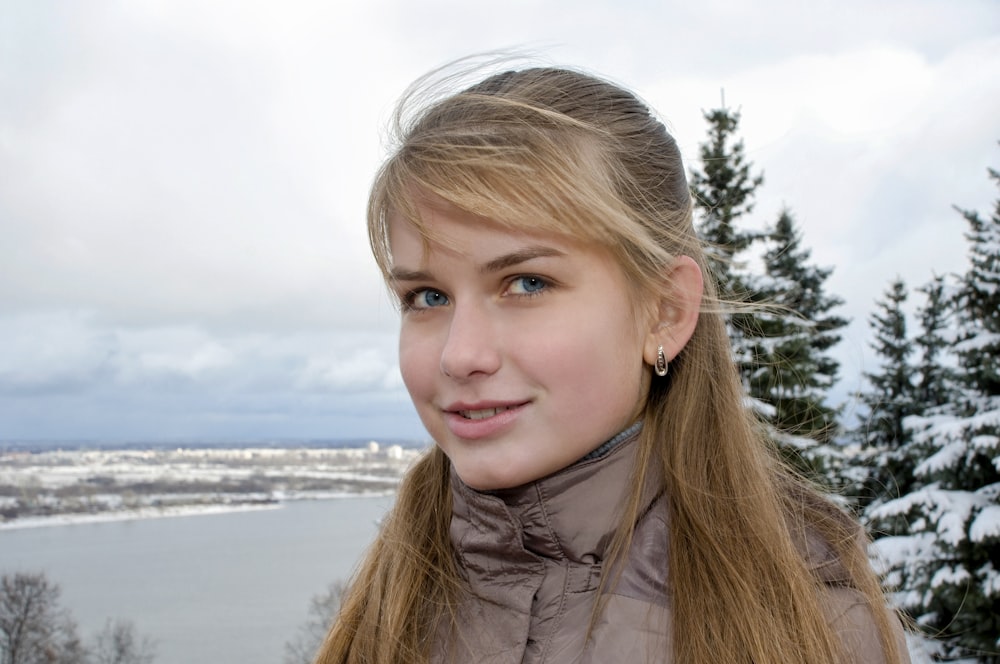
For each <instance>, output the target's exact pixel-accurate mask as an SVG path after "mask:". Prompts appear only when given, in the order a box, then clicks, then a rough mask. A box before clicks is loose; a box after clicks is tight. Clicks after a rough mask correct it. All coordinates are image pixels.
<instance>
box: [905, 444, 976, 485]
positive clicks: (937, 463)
mask: <svg viewBox="0 0 1000 664" xmlns="http://www.w3.org/2000/svg"><path fill="white" fill-rule="evenodd" d="M964 456H965V442H964V441H956V442H954V443H948V444H947V445H945V446H944V447H942V448H941V449H940V450H938V451H937V452H936V453H935V454H933V455H931V456H930V457H928V458H927V459H925V460H924V461H923V462H922V463H921V464H920V465H918V466H917V467H916V469H914V471H913V473H914V474H915V475H917V476H928V475H932V474H934V473H938V472H941V471H942V470H945V469H947V468H954V467H955V466H956V465H957V464H958V462H959V461H961V460H962V457H964Z"/></svg>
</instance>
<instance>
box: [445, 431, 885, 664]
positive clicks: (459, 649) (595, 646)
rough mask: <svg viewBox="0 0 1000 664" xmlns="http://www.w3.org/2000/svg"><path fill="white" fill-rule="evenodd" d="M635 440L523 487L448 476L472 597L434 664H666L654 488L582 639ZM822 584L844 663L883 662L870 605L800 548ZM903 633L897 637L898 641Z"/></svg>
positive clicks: (831, 564) (455, 535)
mask: <svg viewBox="0 0 1000 664" xmlns="http://www.w3.org/2000/svg"><path fill="white" fill-rule="evenodd" d="M634 439H635V435H632V436H631V437H630V439H628V440H626V441H625V442H623V443H621V444H618V445H616V446H614V447H613V448H612V449H611V450H610V451H608V452H607V453H605V454H604V455H603V456H600V457H599V458H594V459H590V458H587V459H584V460H582V461H580V462H577V463H576V464H574V465H572V466H570V467H568V468H566V469H564V470H562V471H560V472H558V473H556V474H554V475H551V476H549V477H546V478H543V479H541V480H539V481H536V482H533V483H531V484H528V485H525V486H522V487H518V488H515V489H509V490H503V491H494V492H479V491H476V490H474V489H471V488H469V487H468V486H466V485H465V484H464V483H462V481H461V480H460V479H459V478H458V477H457V476H456V475H455V474H454V470H453V471H452V478H451V482H452V495H453V509H452V522H451V538H452V542H453V545H454V548H455V550H456V554H457V560H458V564H459V567H460V569H461V571H462V573H463V574H464V576H465V578H466V580H467V582H468V585H469V591H470V593H469V594H468V596H467V597H466V598H465V599H464V600H463V601H462V602H461V603H460V604H459V607H458V616H457V618H458V624H457V625H455V627H454V631H453V632H450V631H449V632H445V631H443V630H439V633H438V638H437V641H436V643H435V645H434V648H433V650H432V661H433V662H435V663H436V664H437V663H442V664H443V663H444V662H460V663H463V664H465V663H473V662H475V663H480V664H567V663H570V662H573V663H575V664H608V663H612V662H647V661H648V662H669V661H670V655H669V653H670V652H671V636H670V634H671V629H670V605H669V594H668V592H667V569H666V567H667V566H666V563H665V561H666V560H667V537H668V529H667V522H666V519H667V507H666V497H665V496H664V495H663V494H662V492H660V491H659V488H658V486H656V483H655V482H653V481H650V483H649V484H648V485H647V486H646V487H644V490H643V494H642V500H643V503H642V504H643V505H646V506H647V509H645V510H644V511H643V512H642V515H643V516H642V517H641V518H640V520H639V521H638V523H637V524H636V527H635V531H634V535H633V539H632V544H631V547H630V549H629V551H628V552H627V554H626V555H625V557H624V560H623V563H622V568H621V570H616V573H618V574H619V575H618V577H617V582H616V583H615V584H614V586H613V588H611V589H610V591H607V590H606V592H607V594H606V595H605V597H604V598H603V599H604V600H606V603H605V605H604V607H603V610H602V611H601V612H600V613H599V614H598V617H597V620H596V621H595V624H594V625H593V630H592V632H591V639H590V640H589V641H587V642H586V643H584V636H585V634H586V632H587V628H588V626H589V625H590V621H591V619H592V613H593V603H594V600H595V595H596V593H597V592H598V589H599V585H600V582H601V575H602V562H603V560H604V557H605V554H606V553H607V549H608V547H609V545H610V541H611V538H612V536H613V534H614V532H615V528H616V526H617V524H618V522H619V517H618V509H619V503H621V502H622V498H623V497H624V496H625V495H626V494H627V492H628V491H629V489H630V484H629V483H630V481H631V471H632V466H633V460H634V455H635V450H636V445H635V444H633V443H634ZM807 548H808V556H809V560H810V561H811V562H812V564H813V565H814V569H815V570H816V571H817V573H818V574H819V575H820V577H821V578H823V579H824V581H828V585H827V587H826V590H825V592H826V593H827V595H828V597H826V598H824V606H826V607H828V611H829V619H830V621H831V623H832V624H833V626H834V628H835V630H836V631H837V632H838V633H839V634H840V635H841V636H842V638H843V641H844V644H845V650H846V651H847V653H848V654H849V657H848V660H847V662H849V663H850V664H862V663H864V664H884V662H885V659H884V656H883V653H882V648H881V645H880V642H879V636H878V631H877V629H876V628H875V627H874V623H873V620H872V616H871V612H870V609H869V607H868V605H867V603H866V602H865V600H864V598H863V597H862V596H861V595H860V593H858V592H857V591H856V590H853V589H851V588H847V587H844V586H843V585H842V584H841V585H838V584H837V582H838V580H842V578H838V577H839V576H840V574H842V572H843V570H842V569H840V565H839V563H838V562H837V561H836V559H835V558H833V557H832V554H831V553H830V551H829V549H827V548H825V547H824V546H823V545H821V544H819V543H818V541H817V542H810V543H809V545H808V547H807ZM900 638H901V635H900Z"/></svg>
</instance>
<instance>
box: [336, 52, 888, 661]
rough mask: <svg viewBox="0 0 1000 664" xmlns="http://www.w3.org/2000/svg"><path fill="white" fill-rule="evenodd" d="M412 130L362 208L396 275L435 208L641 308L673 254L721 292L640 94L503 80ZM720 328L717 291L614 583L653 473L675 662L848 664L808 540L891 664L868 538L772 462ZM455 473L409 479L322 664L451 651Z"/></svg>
mask: <svg viewBox="0 0 1000 664" xmlns="http://www.w3.org/2000/svg"><path fill="white" fill-rule="evenodd" d="M405 101H406V99H404V102H405ZM402 107H403V108H404V109H406V108H407V105H406V104H405V103H404V104H403V105H402ZM403 118H404V111H399V112H398V115H397V119H398V120H399V121H398V125H399V126H398V131H399V135H400V137H401V143H400V145H399V147H398V148H397V149H396V150H395V152H394V153H393V154H392V155H391V156H390V158H389V159H388V160H387V161H386V163H385V164H384V165H383V167H382V169H381V170H380V171H379V173H378V175H377V176H376V179H375V182H374V185H373V187H372V191H371V196H370V199H369V209H368V224H369V236H370V240H371V245H372V249H373V251H374V254H375V257H376V260H377V262H378V264H379V266H380V267H381V269H382V270H383V272H384V273H385V274H386V275H387V277H388V271H389V269H390V268H391V252H390V246H389V241H388V229H387V223H388V218H389V215H390V213H391V214H399V215H402V216H403V217H405V218H406V219H408V220H409V221H411V222H412V223H413V224H414V225H415V226H416V227H417V228H418V229H420V230H421V232H423V233H425V237H428V238H429V231H428V229H427V228H426V227H425V226H424V225H423V223H422V221H421V219H420V215H419V214H418V212H417V206H418V205H419V203H420V196H426V195H428V194H430V195H432V196H435V197H438V198H440V199H443V200H445V201H447V202H448V203H450V204H452V205H455V206H457V207H458V208H460V209H462V210H465V211H468V212H471V213H474V214H477V215H481V216H483V217H487V218H489V219H491V220H494V221H496V222H498V223H502V224H506V225H508V226H510V227H511V228H516V229H530V230H533V231H553V232H557V233H561V234H568V235H571V236H573V237H575V238H579V239H583V240H586V241H590V242H594V243H598V244H600V245H601V246H603V247H605V248H607V249H608V250H609V251H611V252H612V253H613V254H614V255H615V257H616V259H617V261H618V263H619V265H620V266H621V268H622V269H623V270H624V271H625V273H626V274H627V275H628V276H629V278H630V281H631V282H632V283H634V284H635V288H636V289H637V290H638V292H639V293H645V294H656V293H659V292H661V290H662V278H661V275H662V274H663V271H664V268H665V266H667V265H669V263H670V261H671V259H672V258H673V257H674V256H677V255H687V256H690V257H692V258H693V259H694V260H695V261H696V262H697V263H698V264H699V265H700V266H701V269H702V271H703V272H704V273H705V274H708V268H707V265H706V258H705V254H704V251H703V249H702V247H701V245H700V243H699V241H698V238H697V236H696V234H695V232H694V229H693V226H692V206H691V196H690V193H689V190H688V185H687V181H686V178H685V174H684V168H683V164H682V162H681V157H680V152H679V150H678V147H677V145H676V143H675V141H674V139H673V138H672V137H671V136H670V134H669V133H668V132H667V131H666V129H665V127H664V125H663V124H662V123H661V122H660V121H659V120H657V118H656V117H655V116H653V115H652V113H651V112H650V110H649V109H648V108H647V107H646V106H645V105H644V104H643V103H641V102H640V101H639V100H638V99H637V98H636V97H635V96H634V95H633V94H631V93H630V92H628V91H626V90H623V89H622V88H620V87H618V86H616V85H613V84H610V83H608V82H606V81H603V80H601V79H598V78H595V77H593V76H590V75H586V74H581V73H578V72H575V71H571V70H567V69H558V68H534V69H526V70H521V71H508V72H504V73H500V74H496V75H493V76H491V77H489V78H487V79H486V80H484V81H482V82H481V83H478V84H476V85H473V86H472V87H469V88H467V89H465V90H464V91H462V92H459V93H457V94H453V95H451V96H449V97H446V98H444V99H441V100H439V101H437V102H435V103H432V104H430V105H429V106H426V107H424V108H423V110H422V112H420V113H419V114H418V115H417V116H416V117H415V119H413V120H412V121H405V120H404V119H403ZM721 310H722V307H721V306H720V303H719V302H718V301H717V300H716V299H715V293H714V288H713V287H712V286H711V284H709V285H708V287H707V293H706V298H705V305H704V307H703V312H702V314H701V316H700V318H699V321H698V324H697V328H696V330H695V332H694V335H693V336H692V338H691V340H690V341H689V342H688V344H687V345H686V346H685V348H684V349H683V351H682V352H681V354H680V355H679V356H678V357H677V358H676V359H675V360H674V361H673V362H672V363H671V373H670V378H669V379H668V380H666V381H654V382H653V384H652V387H651V389H650V393H649V397H648V400H647V403H646V405H645V411H644V414H643V420H644V426H643V429H642V433H641V435H640V439H639V441H638V446H639V452H638V462H637V466H636V469H635V473H636V475H637V476H638V477H637V478H636V481H635V482H633V483H632V486H633V487H636V489H635V490H634V492H633V493H632V495H631V497H630V499H629V500H628V503H627V505H626V507H625V518H624V519H623V521H622V525H621V527H620V529H619V531H618V532H617V533H616V535H615V538H614V540H613V543H612V549H611V554H610V560H609V561H608V563H606V567H605V569H611V568H613V567H614V565H613V563H614V561H615V560H618V559H620V558H621V557H622V556H623V555H624V552H625V551H626V550H627V548H628V546H629V543H630V539H631V534H632V525H633V524H634V523H635V522H636V520H637V518H638V516H639V510H640V509H641V507H642V506H641V505H640V504H639V499H640V496H639V488H640V487H642V486H643V485H644V480H645V478H646V476H647V474H649V473H655V474H656V476H657V477H658V479H659V480H660V481H661V482H662V484H663V486H665V487H668V494H669V501H668V504H669V510H670V513H669V519H668V523H669V529H670V532H669V542H670V549H669V564H668V561H666V560H665V561H663V565H664V568H665V569H666V568H669V570H670V575H671V576H670V584H671V588H672V593H671V595H672V598H671V602H672V612H673V615H672V622H673V628H672V629H673V639H672V642H673V649H674V652H673V659H672V661H677V662H685V663H686V664H709V663H713V664H714V663H715V662H718V661H727V662H730V661H731V662H737V661H740V662H754V663H755V664H786V663H787V662H805V661H808V662H810V663H815V664H824V663H826V664H833V663H834V662H837V661H838V656H839V648H840V646H839V639H838V636H837V635H836V634H835V633H834V632H833V630H832V628H831V627H830V626H829V624H828V621H827V618H826V616H825V614H824V613H823V610H822V607H821V606H820V593H819V590H818V589H819V587H820V586H821V585H822V581H821V580H820V579H818V578H816V576H815V575H814V573H813V572H811V571H810V566H809V564H808V562H807V561H806V558H805V553H804V550H805V544H804V542H805V540H806V538H807V536H810V535H812V536H819V537H821V538H822V539H823V540H825V541H826V543H827V545H828V546H829V547H830V548H831V549H832V550H833V551H834V553H835V554H836V555H837V556H838V557H839V559H840V561H841V563H842V565H843V567H844V568H845V570H846V572H847V575H848V576H849V580H850V582H849V585H852V586H853V587H855V588H857V589H858V590H860V591H861V593H862V594H863V595H864V596H865V597H867V599H868V601H869V603H870V605H871V608H872V610H873V613H874V615H875V616H876V620H877V622H878V625H879V627H880V629H881V632H882V636H883V638H882V641H883V646H884V648H885V650H886V653H887V656H888V657H887V658H888V660H889V661H895V659H898V653H897V645H896V643H895V641H894V639H893V638H892V637H891V629H890V626H889V619H890V618H889V617H888V614H887V612H886V611H885V608H884V599H883V597H882V594H881V591H880V588H879V585H878V581H877V579H876V577H875V576H874V574H873V572H872V570H871V568H870V565H869V563H868V560H867V558H866V556H865V553H864V550H863V548H862V547H861V546H859V540H858V533H859V531H858V526H857V525H856V524H855V523H854V522H853V521H852V520H851V519H850V518H849V517H848V516H847V515H845V514H843V513H842V512H841V511H840V510H839V509H837V508H836V507H835V506H833V505H832V504H831V503H830V502H829V501H827V500H826V499H825V498H823V497H821V496H820V495H819V494H817V493H816V492H814V491H813V490H812V489H811V488H809V487H807V486H806V485H805V484H804V483H803V482H802V481H800V480H799V479H798V478H796V477H795V476H793V475H792V474H791V473H790V472H789V471H787V470H786V469H785V468H784V466H782V465H781V464H780V463H779V462H778V461H777V460H776V458H775V456H774V454H773V451H772V450H771V449H770V447H769V445H768V443H767V442H766V439H765V437H764V436H763V435H762V432H761V429H760V427H759V425H758V423H757V422H756V421H755V420H754V419H753V417H752V415H751V414H750V413H748V411H747V409H746V407H745V405H744V404H745V402H744V394H743V389H742V386H741V384H740V381H739V377H738V375H737V372H736V368H735V366H734V363H733V361H732V358H731V349H730V342H729V338H728V336H727V334H726V330H725V326H724V323H723V319H722V316H721V315H720V312H721ZM449 472H450V466H449V462H448V459H447V458H446V457H445V455H444V454H443V453H442V452H441V451H440V450H438V449H436V448H435V449H433V450H432V451H430V452H428V453H427V455H426V456H425V457H424V458H423V459H422V460H421V461H420V462H419V463H418V464H417V465H416V466H415V467H414V468H413V469H412V471H410V472H409V473H408V476H407V477H406V478H405V480H404V482H403V484H402V485H401V487H400V491H399V494H398V498H397V503H396V506H395V508H394V510H393V512H392V514H391V516H390V517H389V518H388V520H387V522H386V523H385V524H384V526H383V528H382V529H381V532H380V534H379V536H378V539H377V540H376V542H375V543H374V545H373V546H372V548H371V549H370V551H369V552H368V554H367V556H366V558H365V560H364V562H363V563H362V565H361V567H360V569H359V571H358V573H357V575H356V578H355V580H354V583H353V586H352V589H351V590H350V592H349V593H348V595H347V598H346V600H345V603H344V605H343V608H342V610H341V613H340V614H339V617H338V619H337V622H336V623H335V625H334V626H333V628H332V629H331V631H330V634H329V636H328V638H327V641H326V643H325V645H324V647H323V650H322V651H321V653H320V656H319V657H318V659H317V662H318V663H319V664H333V663H355V662H357V663H360V662H365V663H371V664H390V663H396V662H424V661H427V658H428V656H429V653H430V649H431V645H432V642H433V641H434V639H435V638H436V637H437V636H438V635H439V634H441V633H445V634H446V633H447V631H444V632H441V631H439V630H440V628H441V625H447V624H449V623H448V622H447V621H449V620H454V608H455V605H456V604H455V603H456V601H457V598H458V597H459V595H460V593H461V590H462V582H461V576H460V573H459V570H458V569H457V567H456V564H455V560H454V553H453V550H452V548H451V542H450V539H449V524H450V520H451V494H450V488H449V483H448V475H449ZM604 583H605V584H609V583H613V580H609V579H605V580H604ZM599 594H600V593H599ZM599 610H600V607H599V606H597V607H595V611H599Z"/></svg>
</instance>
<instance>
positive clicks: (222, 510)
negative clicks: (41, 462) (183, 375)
mask: <svg viewBox="0 0 1000 664" xmlns="http://www.w3.org/2000/svg"><path fill="white" fill-rule="evenodd" d="M393 493H395V492H394V491H366V492H337V491H333V492H316V493H312V494H297V495H285V496H281V497H280V498H279V497H275V499H274V500H271V501H262V500H259V499H248V500H247V501H246V502H238V501H236V502H233V503H231V504H227V503H219V504H212V505H171V506H168V507H140V508H136V509H119V510H108V511H105V512H98V513H93V514H92V513H88V514H72V513H67V514H52V515H48V516H29V517H24V518H18V519H12V520H10V521H0V532H3V531H7V530H21V529H26V528H52V527H57V526H78V525H90V524H95V523H114V522H121V521H139V520H146V519H172V518H177V517H190V516H211V515H216V514H231V513H235V512H258V511H264V510H279V509H282V508H283V507H284V506H285V504H286V503H288V502H292V501H301V500H341V499H345V498H369V497H371V498H376V497H383V496H391V495H393Z"/></svg>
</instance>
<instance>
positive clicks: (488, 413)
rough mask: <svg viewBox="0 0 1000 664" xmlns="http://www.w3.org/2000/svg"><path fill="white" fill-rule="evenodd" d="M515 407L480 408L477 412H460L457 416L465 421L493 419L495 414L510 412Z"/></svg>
mask: <svg viewBox="0 0 1000 664" xmlns="http://www.w3.org/2000/svg"><path fill="white" fill-rule="evenodd" d="M514 407H515V406H501V407H499V408H481V409H479V410H460V411H458V414H459V415H461V416H462V417H464V418H465V419H467V420H485V419H486V418H487V417H493V416H494V415H496V414H497V413H502V412H504V411H505V410H510V409H511V408H514Z"/></svg>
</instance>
